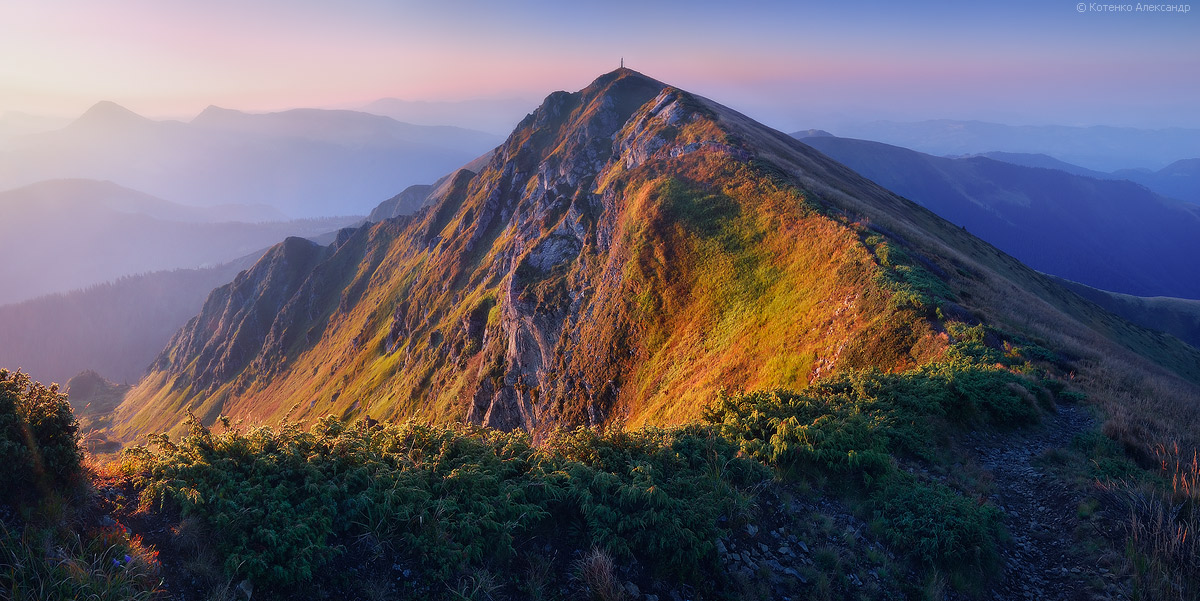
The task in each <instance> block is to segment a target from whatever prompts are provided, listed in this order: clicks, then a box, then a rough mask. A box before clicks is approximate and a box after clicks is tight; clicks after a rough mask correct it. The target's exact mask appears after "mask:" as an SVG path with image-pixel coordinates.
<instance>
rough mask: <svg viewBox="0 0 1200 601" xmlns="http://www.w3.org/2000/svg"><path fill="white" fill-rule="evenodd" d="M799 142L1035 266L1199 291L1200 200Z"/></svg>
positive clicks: (1122, 184)
mask: <svg viewBox="0 0 1200 601" xmlns="http://www.w3.org/2000/svg"><path fill="white" fill-rule="evenodd" d="M803 141H804V143H806V144H808V145H810V146H812V147H813V148H816V149H817V150H820V151H821V152H823V153H825V154H827V155H829V156H830V157H833V158H834V159H836V160H838V161H840V162H842V163H843V164H845V165H846V166H848V167H850V168H851V169H854V170H855V171H857V172H859V173H861V174H862V175H864V176H865V177H867V178H869V179H871V180H872V181H874V182H875V183H877V184H879V185H881V186H883V187H885V188H887V189H889V190H891V191H893V192H895V193H897V194H899V195H902V196H904V197H906V198H908V199H910V200H913V201H915V202H917V203H919V204H921V205H922V206H924V207H926V208H928V209H930V210H932V211H934V212H935V213H937V214H938V215H941V216H942V217H944V218H946V219H948V220H949V221H951V222H952V223H955V224H957V225H961V226H963V227H965V228H966V229H967V231H969V232H971V233H972V234H975V235H977V236H979V237H980V238H982V239H984V240H987V241H988V242H990V243H992V244H995V245H996V247H997V248H1000V249H1001V250H1003V251H1004V252H1007V253H1009V254H1011V255H1013V256H1014V257H1016V258H1018V259H1020V260H1021V261H1023V262H1025V263H1026V264H1028V265H1029V266H1031V267H1033V268H1035V269H1038V270H1040V271H1044V272H1046V273H1050V274H1053V275H1056V276H1060V277H1063V278H1066V279H1069V280H1073V281H1076V282H1081V283H1084V284H1087V285H1089V286H1093V287H1096V288H1101V289H1104V290H1112V291H1115V292H1122V293H1126V294H1133V295H1137V296H1173V297H1181V298H1200V205H1194V204H1190V203H1185V202H1181V201H1177V200H1172V199H1169V198H1164V197H1162V196H1159V195H1157V194H1154V193H1153V192H1151V191H1149V190H1147V189H1146V188H1144V187H1142V186H1140V185H1138V184H1134V183H1132V182H1128V181H1123V180H1100V179H1094V178H1090V177H1082V176H1079V175H1072V174H1070V173H1065V172H1062V171H1057V170H1053V169H1043V168H1034V167H1024V166H1020V165H1014V164H1010V163H1004V162H1000V161H995V160H992V159H988V158H984V157H973V158H966V159H947V158H942V157H935V156H931V155H928V154H924V153H920V152H916V151H913V150H909V149H906V148H900V147H898V146H891V145H888V144H882V143H879V142H869V141H866V140H852V139H847V138H834V137H816V138H805V139H804V140H803Z"/></svg>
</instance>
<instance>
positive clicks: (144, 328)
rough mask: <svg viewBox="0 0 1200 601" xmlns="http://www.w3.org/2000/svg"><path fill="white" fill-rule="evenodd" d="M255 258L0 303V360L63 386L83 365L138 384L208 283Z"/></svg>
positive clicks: (227, 277) (192, 312)
mask: <svg viewBox="0 0 1200 601" xmlns="http://www.w3.org/2000/svg"><path fill="white" fill-rule="evenodd" d="M257 258H258V256H257V255H252V256H250V257H247V258H245V259H242V260H239V261H234V262H231V263H226V264H223V265H219V266H216V267H210V268H207V269H179V270H173V271H161V272H154V273H147V274H142V275H135V276H126V277H122V278H119V279H117V280H116V281H114V282H107V283H104V284H99V285H96V286H91V287H89V288H86V289H83V290H75V291H72V292H68V293H65V294H52V295H49V296H43V297H40V298H36V299H33V300H27V301H24V302H21V303H16V304H12V305H5V306H0V365H6V366H9V367H12V368H14V369H15V368H21V369H22V370H23V371H25V372H26V373H28V374H30V375H32V376H33V377H34V378H36V379H38V380H39V381H42V382H46V383H50V382H58V383H60V384H66V382H67V380H68V379H69V378H71V377H73V376H75V375H76V374H78V373H79V372H81V371H83V370H85V369H91V370H95V371H96V372H98V373H99V374H100V375H102V376H104V377H105V378H107V379H109V380H113V381H116V382H124V383H128V384H133V383H136V382H137V381H138V380H140V379H141V378H142V376H143V375H144V374H145V372H146V368H147V367H149V365H150V363H151V362H152V361H153V360H154V357H155V356H156V355H158V353H159V352H160V351H161V350H162V347H163V346H164V345H165V344H166V343H167V341H168V340H170V338H171V335H172V334H174V333H175V331H176V330H178V329H179V328H180V327H181V326H183V324H185V323H187V320H188V319H189V318H190V317H191V316H193V315H195V314H196V312H197V311H199V310H200V307H201V306H202V305H203V303H204V299H205V298H206V297H207V296H208V294H209V293H210V292H211V291H212V289H213V288H216V287H217V286H220V285H222V284H224V283H226V282H229V281H230V280H232V279H233V277H234V276H235V275H237V273H238V272H239V271H241V270H242V269H245V268H247V267H249V266H250V265H251V264H253V262H254V259H257ZM72 400H74V399H72Z"/></svg>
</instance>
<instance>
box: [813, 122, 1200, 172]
mask: <svg viewBox="0 0 1200 601" xmlns="http://www.w3.org/2000/svg"><path fill="white" fill-rule="evenodd" d="M833 133H834V134H836V135H838V136H841V137H844V138H858V139H863V140H876V141H879V142H883V143H886V144H894V145H896V146H902V147H904V148H911V149H913V150H917V151H920V152H925V153H929V154H933V155H964V154H979V153H983V152H993V151H1001V152H1016V153H1040V154H1047V155H1050V156H1052V157H1055V158H1057V159H1059V160H1062V161H1066V162H1068V163H1073V164H1076V165H1081V166H1083V167H1086V168H1088V169H1095V170H1097V171H1115V170H1117V169H1129V168H1144V169H1161V168H1162V167H1164V166H1165V165H1168V164H1170V163H1173V162H1175V161H1178V160H1180V159H1187V158H1192V157H1200V129H1185V128H1169V129H1135V128H1130V127H1106V126H1093V127H1068V126H1061V125H1042V126H1034V125H1020V126H1018V125H1001V124H998V123H986V122H982V121H954V120H949V119H939V120H933V121H920V122H915V123H897V122H892V121H875V122H871V123H859V124H848V125H844V126H841V127H838V128H836V129H835V130H834V132H833Z"/></svg>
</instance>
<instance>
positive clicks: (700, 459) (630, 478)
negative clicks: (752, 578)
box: [124, 418, 769, 586]
mask: <svg viewBox="0 0 1200 601" xmlns="http://www.w3.org/2000/svg"><path fill="white" fill-rule="evenodd" d="M189 432H190V433H189V434H188V435H187V436H186V437H184V438H183V439H181V440H180V441H179V442H178V443H172V442H171V441H169V440H167V438H166V437H165V436H156V437H152V439H151V446H150V447H135V448H133V449H130V450H129V451H127V452H126V455H125V460H124V469H125V470H126V471H127V472H128V473H130V474H133V475H135V476H136V477H137V479H138V480H139V482H140V484H141V485H142V486H143V493H142V499H143V502H145V503H159V504H161V503H169V504H174V505H177V506H179V507H180V509H181V510H182V511H183V513H184V514H185V515H186V516H195V517H196V518H197V519H200V520H202V521H203V522H205V523H206V524H207V525H209V526H210V527H212V528H214V529H216V530H217V531H220V532H222V533H223V536H222V537H221V539H220V541H219V543H218V546H219V548H218V551H219V552H220V553H221V554H222V555H223V556H225V557H227V560H226V565H225V568H226V571H227V572H229V573H231V575H239V576H248V577H250V578H251V579H253V580H255V581H259V582H262V583H264V584H269V585H273V586H289V585H291V586H294V585H298V584H302V583H304V582H306V581H308V580H310V579H311V578H312V576H313V573H314V571H315V570H317V569H319V568H320V567H321V566H323V565H326V564H327V563H328V562H329V561H330V559H331V558H332V557H333V556H334V554H335V553H337V551H336V550H335V549H336V548H337V546H336V542H337V540H339V538H340V537H358V536H363V535H371V536H372V537H374V538H375V539H377V540H380V541H381V542H383V543H384V544H389V545H391V546H392V547H393V548H396V549H402V550H404V551H405V553H406V554H408V555H410V556H412V557H413V559H415V560H416V561H417V562H419V563H421V564H422V565H424V566H425V567H426V569H427V570H428V571H429V572H430V573H433V574H435V575H436V576H437V577H438V578H440V579H442V580H443V581H445V582H453V581H455V579H456V577H459V578H460V579H461V577H462V576H463V575H466V574H471V573H475V572H477V571H478V570H479V569H481V568H483V567H484V566H488V567H489V568H499V569H503V568H506V567H508V566H510V564H512V563H513V562H514V561H515V560H516V559H517V558H518V557H519V555H520V554H519V553H518V547H519V546H520V545H521V544H522V541H529V540H531V539H532V538H535V537H539V536H551V537H560V536H567V537H568V538H569V539H571V542H572V544H575V545H578V546H579V547H581V548H587V547H591V546H593V545H594V546H596V547H598V548H601V549H603V550H604V551H605V552H606V553H609V554H611V556H613V557H616V558H626V559H628V558H637V559H639V560H641V561H643V562H644V563H645V564H646V565H647V566H649V568H650V569H651V570H652V571H655V572H657V573H661V574H664V575H667V574H670V575H679V576H682V577H684V578H689V577H695V576H697V575H700V574H702V573H704V572H705V571H706V570H707V569H708V568H711V567H712V566H713V565H715V561H716V551H715V542H714V541H715V540H716V539H717V538H718V537H719V536H720V535H721V530H720V527H719V526H718V524H720V523H722V522H726V523H727V522H729V521H730V518H731V517H735V516H736V515H738V513H739V512H744V511H745V509H746V507H747V506H748V504H749V502H748V500H747V498H746V496H745V493H743V492H742V490H743V489H744V488H745V487H748V486H752V485H754V484H756V483H757V482H760V481H762V480H763V479H764V478H766V477H768V476H769V474H768V473H767V472H766V470H765V469H764V468H763V467H762V466H761V465H758V464H756V463H755V462H753V461H750V460H748V459H742V458H738V457H737V451H738V447H737V446H736V445H735V444H733V443H731V442H729V441H726V440H723V439H721V438H719V437H717V436H715V434H714V433H713V432H712V430H711V429H710V428H706V427H700V426H692V427H688V428H679V429H673V430H661V429H647V430H639V431H636V432H608V433H601V432H597V431H595V430H590V429H579V430H575V431H572V432H563V433H559V434H557V435H555V436H552V437H551V438H550V440H549V441H548V442H547V443H546V444H545V445H542V446H540V447H539V446H534V445H533V444H531V441H530V439H529V437H528V436H527V435H526V434H524V433H520V432H511V433H505V432H498V431H494V430H488V429H483V428H476V427H469V426H455V427H451V428H439V427H433V426H423V425H417V424H413V423H408V424H403V425H377V426H373V427H367V426H366V424H365V423H362V422H359V423H358V424H357V425H353V426H349V427H347V426H345V425H344V424H342V423H340V422H338V421H337V420H336V419H334V418H326V419H323V420H321V421H319V422H318V423H317V424H316V425H315V426H314V427H313V428H312V429H311V430H310V431H307V432H305V431H303V430H301V429H300V428H299V427H298V426H295V425H287V426H284V427H281V428H279V429H270V428H256V429H253V430H250V431H248V432H242V431H239V430H234V429H229V430H225V431H223V432H220V433H213V432H212V431H210V430H209V429H207V428H205V427H203V426H201V425H200V424H198V423H196V422H195V420H194V419H193V420H192V422H191V424H190V428H189ZM722 517H724V518H725V519H724V520H722V519H721V518H722Z"/></svg>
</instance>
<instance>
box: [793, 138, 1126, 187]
mask: <svg viewBox="0 0 1200 601" xmlns="http://www.w3.org/2000/svg"><path fill="white" fill-rule="evenodd" d="M799 137H802V138H803V137H807V136H799ZM973 156H980V157H984V158H989V159H993V160H996V161H1001V162H1004V163H1012V164H1013V165H1021V166H1024V167H1038V168H1041V169H1057V170H1059V171H1065V172H1067V173H1070V174H1072V175H1082V176H1084V177H1094V178H1096V179H1114V178H1113V175H1112V174H1111V173H1109V172H1107V171H1096V170H1094V169H1088V168H1087V167H1080V166H1079V165H1072V164H1071V163H1068V162H1066V161H1060V160H1058V159H1056V158H1054V157H1052V156H1050V155H1048V154H1039V153H1029V152H981V153H978V154H973V155H966V156H961V157H948V158H955V159H967V158H971V157H973ZM1116 179H1120V178H1116Z"/></svg>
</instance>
